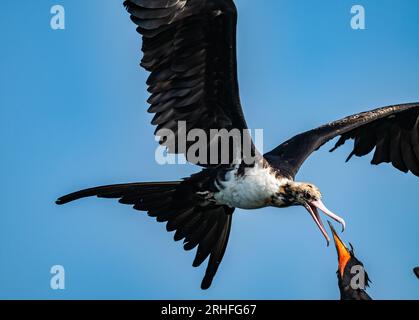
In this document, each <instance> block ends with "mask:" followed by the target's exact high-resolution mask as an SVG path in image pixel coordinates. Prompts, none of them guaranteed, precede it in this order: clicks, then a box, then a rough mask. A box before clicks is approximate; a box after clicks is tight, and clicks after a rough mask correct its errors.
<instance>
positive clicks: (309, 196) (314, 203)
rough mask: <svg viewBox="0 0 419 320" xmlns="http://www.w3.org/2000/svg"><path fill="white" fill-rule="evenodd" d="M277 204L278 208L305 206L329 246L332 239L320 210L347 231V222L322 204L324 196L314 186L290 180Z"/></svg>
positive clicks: (278, 195)
mask: <svg viewBox="0 0 419 320" xmlns="http://www.w3.org/2000/svg"><path fill="white" fill-rule="evenodd" d="M275 204H276V205H277V206H278V207H289V206H297V205H298V206H303V207H304V208H305V209H306V210H307V211H308V213H309V214H310V216H311V217H312V218H313V220H314V222H315V223H316V225H317V227H318V228H319V229H320V231H321V233H322V234H323V236H324V237H325V239H326V241H327V244H328V245H329V243H330V238H329V236H328V234H327V232H326V229H325V227H324V225H323V222H322V220H321V217H320V215H319V211H318V210H321V211H323V212H324V213H325V214H326V215H327V216H329V217H330V218H332V219H333V220H335V221H337V222H339V223H340V224H341V225H342V230H345V221H344V220H343V219H342V218H341V217H339V216H338V215H336V214H334V213H333V212H331V211H330V210H329V209H327V208H326V206H325V205H324V204H323V202H322V194H321V192H320V190H319V188H318V187H316V186H315V185H314V184H311V183H304V182H295V181H291V180H288V181H287V182H286V183H284V184H283V185H281V187H280V188H279V191H278V194H277V200H276V203H275Z"/></svg>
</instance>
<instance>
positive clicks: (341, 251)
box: [327, 221, 351, 277]
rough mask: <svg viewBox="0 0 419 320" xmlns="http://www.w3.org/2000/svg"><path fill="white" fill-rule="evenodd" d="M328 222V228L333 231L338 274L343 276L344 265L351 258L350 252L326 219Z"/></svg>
mask: <svg viewBox="0 0 419 320" xmlns="http://www.w3.org/2000/svg"><path fill="white" fill-rule="evenodd" d="M327 222H328V223H329V226H330V229H331V230H332V233H333V240H334V242H335V246H336V251H337V253H338V261H339V262H338V268H339V273H340V276H341V277H343V272H344V270H345V267H346V265H347V263H348V261H349V260H350V259H351V253H350V252H349V250H348V248H346V246H345V244H344V243H343V242H342V240H341V239H340V238H339V236H338V234H337V233H336V230H335V228H333V226H332V224H331V223H330V221H327Z"/></svg>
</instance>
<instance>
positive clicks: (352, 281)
mask: <svg viewBox="0 0 419 320" xmlns="http://www.w3.org/2000/svg"><path fill="white" fill-rule="evenodd" d="M328 222H329V221H328ZM329 225H330V229H331V230H332V234H333V240H334V242H335V247H336V251H337V254H338V271H337V272H336V274H337V277H338V285H339V291H340V299H341V300H372V299H371V297H370V296H369V295H368V293H367V291H366V288H367V287H369V283H370V279H369V277H368V273H367V272H366V271H365V269H364V264H363V263H362V262H361V261H360V260H358V258H357V257H355V253H354V248H353V247H352V245H351V244H350V246H351V249H348V248H347V247H346V246H345V244H344V243H343V241H342V240H341V239H340V237H339V236H338V234H337V232H336V230H335V229H334V228H333V226H332V224H331V223H330V222H329Z"/></svg>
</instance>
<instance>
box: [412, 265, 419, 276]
mask: <svg viewBox="0 0 419 320" xmlns="http://www.w3.org/2000/svg"><path fill="white" fill-rule="evenodd" d="M413 272H414V273H415V275H416V277H417V278H418V279H419V267H416V268H414V269H413Z"/></svg>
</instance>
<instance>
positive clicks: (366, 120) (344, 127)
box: [265, 103, 419, 178]
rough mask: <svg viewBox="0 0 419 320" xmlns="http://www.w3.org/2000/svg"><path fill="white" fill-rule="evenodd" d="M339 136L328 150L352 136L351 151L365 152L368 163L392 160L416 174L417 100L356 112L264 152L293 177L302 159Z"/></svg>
mask: <svg viewBox="0 0 419 320" xmlns="http://www.w3.org/2000/svg"><path fill="white" fill-rule="evenodd" d="M338 136H340V138H339V140H338V141H337V143H336V145H335V147H334V148H333V149H332V150H330V151H331V152H332V151H334V150H336V149H337V148H338V147H340V146H342V145H343V144H345V142H346V141H347V140H350V139H353V140H354V148H353V151H352V152H351V154H350V155H349V157H348V158H347V161H349V160H350V159H351V158H352V157H353V156H354V155H355V156H358V157H362V156H365V155H367V154H369V153H370V152H371V151H372V150H373V149H374V148H375V152H374V157H373V159H372V161H371V164H374V165H378V164H380V163H383V162H384V163H392V165H393V166H394V167H395V168H397V169H399V170H400V171H403V172H405V173H407V172H408V171H411V172H412V173H413V174H414V175H416V176H419V103H411V104H401V105H395V106H389V107H384V108H379V109H375V110H372V111H368V112H363V113H359V114H356V115H352V116H349V117H346V118H344V119H341V120H338V121H334V122H331V123H329V124H326V125H323V126H321V127H319V128H317V129H313V130H310V131H307V132H304V133H302V134H299V135H297V136H295V137H293V138H291V139H290V140H288V141H286V142H284V143H283V144H281V145H279V146H278V147H277V148H275V149H274V150H272V151H270V152H269V153H267V154H265V158H266V159H267V160H268V161H269V162H270V164H271V165H272V166H274V167H276V168H278V169H279V170H280V171H282V172H283V173H284V175H288V176H289V177H291V178H294V177H295V175H296V174H297V172H298V170H299V169H300V167H301V165H302V164H303V163H304V161H305V160H306V159H307V158H308V157H309V156H310V155H311V154H312V153H313V152H314V151H316V150H318V149H319V148H320V147H321V146H323V145H324V144H325V143H327V142H328V141H330V140H331V139H333V138H335V137H338Z"/></svg>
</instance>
